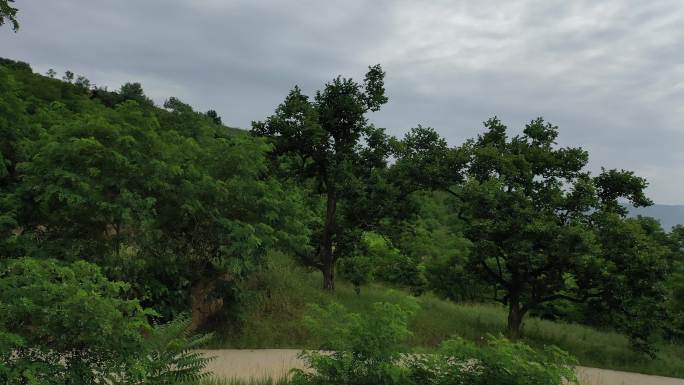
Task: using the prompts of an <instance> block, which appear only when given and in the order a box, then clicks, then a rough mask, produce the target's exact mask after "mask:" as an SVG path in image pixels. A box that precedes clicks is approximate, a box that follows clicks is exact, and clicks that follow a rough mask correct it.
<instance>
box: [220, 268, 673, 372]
mask: <svg viewBox="0 0 684 385" xmlns="http://www.w3.org/2000/svg"><path fill="white" fill-rule="evenodd" d="M320 280H321V278H320V276H319V274H318V273H315V272H308V271H306V270H304V269H302V268H300V267H298V266H296V265H295V263H294V262H292V261H291V260H289V259H288V258H286V257H283V256H274V259H273V261H272V263H271V267H270V268H269V269H268V270H265V271H263V272H261V273H259V274H257V275H255V277H254V278H253V279H252V280H251V281H250V282H248V283H247V284H246V286H245V289H246V292H247V293H248V294H247V296H246V297H245V298H243V301H244V303H245V306H243V308H244V309H248V311H247V312H245V313H242V314H240V322H230V323H224V324H221V325H215V327H214V329H215V332H216V339H215V341H214V343H213V344H214V345H213V346H212V347H214V348H250V349H258V348H295V349H299V348H314V349H315V348H318V346H319V345H320V341H317V339H316V337H315V336H313V335H310V334H309V333H308V332H307V331H306V330H305V329H304V328H302V325H301V318H302V315H303V314H304V313H305V311H306V305H307V303H318V304H325V303H328V302H330V301H335V302H339V303H341V304H343V305H344V306H346V307H347V308H349V309H350V310H352V311H354V312H361V313H362V312H365V311H367V310H368V309H369V308H370V307H371V306H372V304H373V303H375V302H385V301H387V302H394V301H396V300H397V296H408V294H406V293H403V292H399V293H397V292H394V293H389V292H388V287H387V286H384V285H380V284H371V285H369V286H367V287H363V288H362V291H361V295H357V294H356V293H355V292H354V289H353V287H352V286H351V285H350V284H347V283H345V282H341V281H338V283H337V288H336V291H335V293H334V294H329V293H325V292H323V291H322V290H320V286H321V282H320ZM418 303H419V305H420V310H419V311H418V313H417V314H416V316H415V318H414V319H413V321H412V323H411V329H412V331H413V337H412V338H411V340H410V341H409V345H408V346H407V350H412V351H430V350H431V349H434V348H435V347H436V346H437V345H438V344H439V343H440V342H441V341H443V340H444V339H446V338H448V337H450V336H454V335H458V336H461V337H464V338H467V339H470V340H474V341H478V340H480V339H482V337H484V336H486V335H487V334H497V333H503V332H504V330H505V325H506V310H505V309H504V308H503V307H502V306H500V305H496V304H463V303H453V302H449V301H444V300H441V299H439V298H436V297H434V296H432V295H423V296H421V297H419V298H418ZM238 325H241V326H238ZM523 333H524V337H523V338H524V340H525V342H526V343H528V344H530V345H532V346H535V347H540V346H543V345H556V346H558V347H560V348H562V349H564V350H567V351H568V352H570V353H571V354H573V355H574V356H575V357H577V359H578V360H579V362H580V364H581V365H583V366H590V367H596V368H604V369H615V370H624V371H631V372H639V373H644V374H657V375H663V376H669V377H679V378H684V346H681V345H666V344H660V345H659V346H658V348H659V353H658V357H657V358H656V359H654V360H651V359H649V358H647V357H645V356H643V355H640V354H637V353H635V352H633V351H632V350H631V349H630V347H629V341H628V339H627V338H626V337H625V336H624V335H621V334H618V333H615V332H608V331H600V330H596V329H593V328H590V327H587V326H582V325H576V324H567V323H559V322H552V321H547V320H541V319H537V318H532V317H528V318H526V320H525V324H524V330H523ZM255 384H256V383H255ZM217 385H218V384H217Z"/></svg>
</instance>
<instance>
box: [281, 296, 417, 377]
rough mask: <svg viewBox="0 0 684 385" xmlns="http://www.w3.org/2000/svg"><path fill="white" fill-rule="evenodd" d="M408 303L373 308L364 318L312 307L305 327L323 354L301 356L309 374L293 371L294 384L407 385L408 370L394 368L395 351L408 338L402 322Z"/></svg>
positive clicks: (333, 307)
mask: <svg viewBox="0 0 684 385" xmlns="http://www.w3.org/2000/svg"><path fill="white" fill-rule="evenodd" d="M416 308H417V305H416V303H415V302H413V301H406V302H404V303H403V304H393V303H386V302H382V303H376V304H374V306H373V309H372V311H371V312H370V314H366V315H363V316H361V315H359V314H356V313H350V312H349V311H347V309H345V308H344V307H343V306H342V305H339V304H335V303H332V304H330V305H328V306H327V307H320V306H317V305H312V306H311V308H310V315H309V316H307V317H306V318H305V324H306V325H307V326H308V328H309V329H310V330H311V331H312V332H313V333H314V334H317V335H318V336H320V337H321V338H322V340H323V341H325V344H324V345H323V346H322V348H325V349H329V350H330V351H329V352H318V351H305V352H303V353H302V355H301V357H302V358H303V359H304V361H305V362H306V364H307V366H308V367H310V368H311V369H313V371H312V372H305V371H302V370H295V371H294V376H293V383H294V384H301V385H304V384H307V385H390V384H392V385H395V384H396V385H398V384H408V383H410V382H408V381H409V372H408V369H407V368H406V367H404V366H402V365H400V364H399V363H400V361H401V349H402V348H403V347H404V343H405V342H406V339H407V338H408V337H409V336H410V335H411V332H410V331H409V329H408V326H407V324H408V320H409V318H410V317H411V316H412V315H413V314H414V313H415V311H416Z"/></svg>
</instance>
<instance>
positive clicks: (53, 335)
mask: <svg viewBox="0 0 684 385" xmlns="http://www.w3.org/2000/svg"><path fill="white" fill-rule="evenodd" d="M127 289H128V285H127V284H125V283H123V282H112V281H109V280H107V279H106V278H105V277H104V276H103V275H102V274H101V272H100V269H99V267H97V266H96V265H93V264H90V263H87V262H83V261H79V262H75V263H71V264H64V263H61V262H58V261H55V260H38V259H32V258H21V259H10V260H5V261H2V262H0V383H2V384H17V385H53V384H54V385H57V384H59V385H64V384H70V385H71V384H73V385H94V384H103V383H110V384H146V385H177V384H183V383H191V382H193V381H196V380H199V379H201V378H203V377H204V375H203V374H202V372H203V369H204V367H205V365H206V363H207V361H208V359H207V358H204V357H203V356H201V355H200V354H199V353H196V352H194V351H191V349H194V348H196V347H198V346H199V345H201V344H203V343H204V342H206V340H207V339H208V338H209V336H197V337H192V336H190V335H189V334H188V332H187V326H188V324H189V320H188V319H187V318H180V319H177V320H176V321H173V322H171V323H169V324H166V325H160V326H156V327H154V328H152V327H150V325H149V323H148V321H147V318H148V316H150V315H153V314H154V313H153V312H152V311H150V310H147V309H143V308H142V307H141V306H140V305H139V304H138V301H136V300H131V299H126V298H125V297H124V295H125V292H126V290H127Z"/></svg>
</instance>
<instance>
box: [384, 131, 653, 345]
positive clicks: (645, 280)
mask: <svg viewBox="0 0 684 385" xmlns="http://www.w3.org/2000/svg"><path fill="white" fill-rule="evenodd" d="M485 127H486V131H485V133H483V134H482V135H480V136H478V138H477V139H475V140H469V141H467V142H466V143H465V144H464V145H463V146H461V147H459V148H452V149H449V148H448V146H446V143H445V142H444V141H443V140H442V139H440V138H439V136H438V135H437V134H436V133H435V132H434V131H433V130H431V129H428V128H422V127H419V128H417V129H414V130H412V131H411V132H410V133H409V134H408V135H407V137H406V138H405V139H404V140H403V141H402V143H401V145H400V146H399V148H400V149H402V150H401V151H400V152H399V154H398V161H397V164H396V166H395V168H396V169H397V170H398V171H400V173H401V174H402V175H404V176H406V178H405V179H406V181H405V182H404V185H407V184H408V185H409V186H413V187H416V188H427V189H437V190H443V191H446V192H448V193H449V194H450V195H452V196H453V197H454V198H455V199H456V201H457V203H456V204H454V205H453V207H454V208H455V209H456V210H457V215H458V217H459V218H460V220H461V221H464V223H466V226H465V227H464V229H463V231H464V235H465V236H466V238H467V239H468V240H469V241H470V242H471V243H472V247H470V250H469V255H468V258H467V261H468V262H467V263H468V268H469V269H471V270H472V271H475V272H478V273H479V274H480V276H481V277H482V278H483V279H484V280H485V281H488V282H489V283H490V284H491V285H494V286H495V287H496V290H495V293H496V292H498V293H500V295H499V296H498V300H500V301H501V302H503V303H504V304H506V305H507V306H508V331H509V335H510V336H512V337H514V338H515V337H518V336H519V335H520V331H521V327H522V321H523V318H524V316H525V315H526V314H527V313H528V312H529V311H530V310H531V309H534V308H536V307H538V306H539V305H541V304H543V303H545V302H550V301H556V300H568V301H574V302H584V301H587V300H588V299H591V298H596V299H600V300H601V301H602V302H603V303H605V304H608V305H609V306H611V307H612V308H613V309H618V310H622V311H623V314H628V313H629V312H627V310H629V309H628V308H629V307H630V306H631V307H633V310H634V311H632V312H631V313H629V317H623V321H624V320H627V319H629V318H630V317H633V316H635V315H636V312H637V311H638V309H645V308H646V307H645V306H642V305H644V304H645V303H648V300H647V299H651V300H653V299H657V298H659V296H660V295H661V294H662V291H661V290H660V289H659V286H658V282H660V281H662V279H663V277H664V275H665V270H666V269H665V264H664V258H665V257H664V255H665V251H664V249H663V247H661V243H659V242H658V241H657V240H656V239H655V238H654V237H653V236H651V235H649V232H648V231H647V230H646V229H645V227H644V226H639V225H636V224H634V223H633V222H630V221H628V220H626V219H625V215H626V214H627V211H626V210H625V208H624V207H623V206H622V203H621V202H622V201H629V202H630V203H632V204H633V205H635V206H644V205H649V204H651V202H650V200H648V199H647V198H646V196H645V195H644V188H645V187H646V181H645V180H644V179H642V178H639V177H637V176H635V175H634V174H633V173H632V172H628V171H624V170H603V171H602V172H601V173H600V174H599V175H597V176H595V177H594V176H592V175H591V174H590V173H589V172H588V171H587V170H586V166H587V161H588V153H587V152H586V151H584V150H582V149H581V148H559V147H558V146H556V138H557V136H558V128H557V127H555V126H553V125H551V124H549V123H546V122H544V121H543V120H542V119H541V118H540V119H536V120H534V121H532V122H531V123H529V124H528V125H526V126H525V128H524V129H523V130H522V133H521V134H519V135H516V136H514V137H512V138H509V137H508V133H507V128H506V126H504V125H503V124H502V123H501V122H500V121H499V120H498V119H496V118H493V119H490V120H489V121H487V122H485ZM617 232H619V234H617ZM618 240H619V242H618ZM616 290H619V291H620V292H621V293H622V294H629V295H622V296H620V295H615V294H616V293H615V291H616ZM637 304H639V306H636V305H637ZM632 305H633V306H632ZM651 310H652V309H651ZM644 311H645V310H644ZM625 323H627V324H628V322H625ZM625 329H628V330H627V331H629V332H630V334H632V335H637V336H638V335H639V334H640V333H641V336H640V338H641V339H642V340H643V338H642V337H644V333H643V331H644V330H645V327H644V324H643V323H641V324H636V323H632V324H631V325H627V326H625Z"/></svg>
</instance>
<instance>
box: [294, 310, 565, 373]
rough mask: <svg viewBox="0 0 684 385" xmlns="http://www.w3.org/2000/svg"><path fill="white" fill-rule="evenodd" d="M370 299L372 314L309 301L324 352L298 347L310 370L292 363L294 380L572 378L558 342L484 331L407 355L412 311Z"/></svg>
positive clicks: (310, 322) (309, 321) (311, 318)
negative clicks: (536, 344) (473, 338)
mask: <svg viewBox="0 0 684 385" xmlns="http://www.w3.org/2000/svg"><path fill="white" fill-rule="evenodd" d="M416 307H417V306H416V304H415V302H412V301H410V300H409V302H404V303H403V304H395V303H386V302H381V303H376V304H375V305H374V306H373V309H372V311H371V312H370V313H368V314H364V315H360V314H356V313H351V312H349V311H348V310H347V309H345V308H344V307H343V306H342V305H339V304H334V303H333V304H330V305H328V306H327V307H320V306H317V305H312V306H311V307H310V313H309V315H308V316H307V317H306V318H305V324H306V325H307V326H308V327H309V329H311V331H312V332H313V333H314V334H316V335H318V336H320V337H321V338H322V340H323V341H326V343H325V344H324V345H323V346H322V348H323V349H328V351H322V352H321V351H305V352H303V353H302V354H301V357H302V358H303V359H304V361H305V363H306V365H307V367H308V368H309V369H310V370H309V371H303V370H294V375H293V378H292V383H293V384H295V385H561V384H570V383H576V382H577V379H576V378H575V374H574V367H573V366H574V365H575V364H576V361H575V359H574V358H573V357H571V356H570V355H569V354H568V353H566V352H564V351H562V350H560V349H558V348H556V347H553V346H551V347H544V348H543V349H540V350H539V351H535V350H534V349H532V348H531V347H530V346H528V345H525V344H523V343H520V342H511V341H509V340H507V339H505V338H503V337H493V336H489V337H488V338H487V339H486V341H485V344H484V345H483V346H477V345H475V344H474V343H472V342H467V341H465V340H463V339H462V338H452V339H449V340H447V341H445V342H444V343H442V345H441V347H440V349H439V350H438V351H437V353H434V354H407V353H403V352H405V343H406V340H407V339H408V337H410V335H411V332H410V331H409V329H408V326H407V324H408V321H409V319H410V318H411V317H412V315H413V314H414V313H415V311H416Z"/></svg>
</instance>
